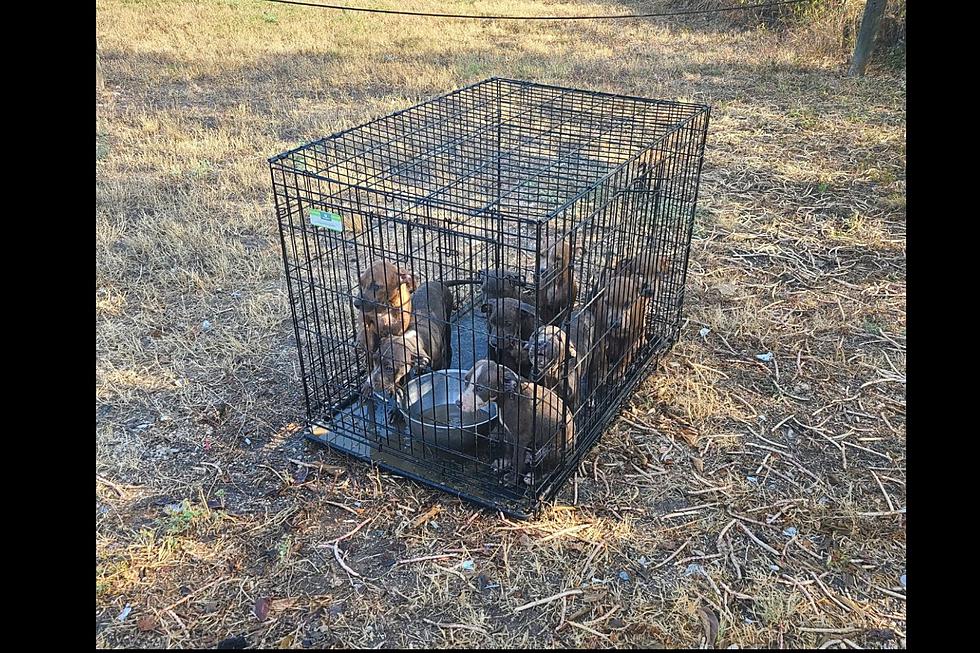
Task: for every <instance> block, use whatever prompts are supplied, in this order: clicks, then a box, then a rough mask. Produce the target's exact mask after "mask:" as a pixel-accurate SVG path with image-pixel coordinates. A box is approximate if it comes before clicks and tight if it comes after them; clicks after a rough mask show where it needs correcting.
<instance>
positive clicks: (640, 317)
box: [595, 273, 652, 384]
mask: <svg viewBox="0 0 980 653" xmlns="http://www.w3.org/2000/svg"><path fill="white" fill-rule="evenodd" d="M651 292H652V291H651V290H650V289H649V287H648V284H647V282H646V280H645V279H644V278H643V277H641V276H640V275H637V274H630V273H624V274H620V275H617V276H614V277H613V278H612V279H610V280H609V281H608V282H606V284H605V285H604V286H603V288H602V295H601V296H600V297H599V299H597V300H596V303H595V316H596V327H597V329H596V339H597V340H598V342H600V343H601V344H602V348H603V350H604V352H603V353H604V357H605V360H606V361H607V365H606V369H605V370H604V373H603V377H604V378H603V379H597V380H596V381H595V383H596V384H601V383H609V382H613V381H615V379H616V377H618V375H619V373H620V372H621V371H622V370H625V369H626V368H627V367H628V366H629V364H630V363H631V362H632V360H633V357H634V356H635V354H636V351H637V350H638V349H639V348H640V347H641V346H642V345H643V337H644V334H645V332H646V324H645V319H646V313H647V307H648V306H649V303H650V299H649V297H650V294H651ZM607 375H608V376H607Z"/></svg>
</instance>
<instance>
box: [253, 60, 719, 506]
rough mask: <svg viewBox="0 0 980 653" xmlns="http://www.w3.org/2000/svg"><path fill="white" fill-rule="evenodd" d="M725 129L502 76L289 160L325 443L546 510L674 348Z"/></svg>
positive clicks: (296, 254)
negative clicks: (711, 131) (709, 147)
mask: <svg viewBox="0 0 980 653" xmlns="http://www.w3.org/2000/svg"><path fill="white" fill-rule="evenodd" d="M708 117H709V108H708V107H707V106H704V105H699V104H687V103H680V102H667V101H660V100H650V99H643V98H636V97H626V96H620V95H611V94H607V93H598V92H591V91H582V90H575V89H568V88H560V87H556V86H548V85H544V84H535V83H530V82H524V81H515V80H508V79H499V78H493V79H488V80H485V81H482V82H479V83H476V84H473V85H471V86H467V87H465V88H463V89H460V90H457V91H454V92H452V93H449V94H447V95H444V96H441V97H438V98H435V99H432V100H429V101H427V102H423V103H421V104H419V105H416V106H414V107H411V108H409V109H405V110H403V111H398V112H396V113H393V114H391V115H388V116H385V117H382V118H378V119H376V120H373V121H371V122H368V123H365V124H363V125H360V126H358V127H354V128H352V129H348V130H346V131H342V132H339V133H337V134H334V135H333V136H329V137H327V138H324V139H321V140H318V141H314V142H312V143H309V144H307V145H304V146H302V147H299V148H297V149H294V150H291V151H289V152H285V153H283V154H280V155H278V156H276V157H273V158H272V159H270V160H269V162H270V166H271V170H272V182H273V189H274V193H275V202H276V212H277V216H278V219H279V227H280V233H281V237H282V251H283V261H284V264H285V270H286V279H287V283H288V288H289V298H290V304H291V307H292V313H293V320H294V324H295V330H296V340H297V344H298V347H299V361H300V369H301V373H302V377H303V388H304V391H305V398H306V411H307V426H306V436H307V437H309V438H310V439H312V440H315V441H316V442H319V443H322V444H325V445H328V446H330V447H332V448H334V449H336V450H338V451H342V452H345V453H348V454H351V455H353V456H356V457H358V458H361V459H363V460H369V461H372V462H374V463H376V464H377V465H379V466H381V467H383V468H385V469H388V470H391V471H393V472H396V473H399V474H402V475H404V476H407V477H410V478H413V479H416V480H419V481H421V482H424V483H426V484H429V485H432V486H435V487H438V488H440V489H442V490H445V491H447V492H451V493H453V494H455V495H458V496H461V497H463V498H466V499H469V500H472V501H476V502H478V503H480V504H483V505H486V506H490V507H492V508H495V509H499V510H502V511H503V512H505V513H507V514H509V515H512V516H516V517H526V516H528V515H529V514H531V513H533V512H534V511H535V510H536V509H537V507H538V506H539V505H540V502H541V501H544V500H547V499H549V498H551V497H552V496H553V495H554V494H555V492H557V490H558V489H559V488H560V486H561V484H562V482H563V481H564V480H565V479H566V478H567V477H568V475H569V474H570V473H571V472H572V471H573V470H574V469H575V468H576V466H577V465H578V464H579V461H580V459H581V457H582V456H583V455H584V454H585V453H586V452H587V451H588V450H589V449H590V448H591V447H592V446H593V445H594V444H595V442H596V441H597V440H598V438H599V436H600V435H601V433H602V431H603V429H604V428H605V427H606V426H607V425H608V423H609V422H610V420H611V419H612V418H613V417H614V416H615V414H616V412H617V411H618V409H619V407H620V404H621V402H622V401H623V399H624V398H625V397H626V395H627V394H628V393H630V392H631V391H632V390H633V389H634V388H635V387H636V385H637V383H638V382H639V381H640V380H642V379H643V378H644V376H645V375H646V374H647V373H648V371H649V370H650V369H651V368H652V366H653V365H655V364H656V361H657V360H658V358H659V356H660V355H661V354H662V353H664V352H665V351H667V350H668V349H669V348H670V347H671V346H672V345H673V343H674V342H675V341H676V340H677V337H678V332H679V329H680V320H681V305H682V301H683V297H684V281H685V276H686V273H687V259H688V254H689V251H690V244H691V230H692V226H693V221H694V214H695V207H696V203H697V196H698V182H699V177H700V172H701V166H702V162H703V157H704V142H705V135H706V133H707V127H708Z"/></svg>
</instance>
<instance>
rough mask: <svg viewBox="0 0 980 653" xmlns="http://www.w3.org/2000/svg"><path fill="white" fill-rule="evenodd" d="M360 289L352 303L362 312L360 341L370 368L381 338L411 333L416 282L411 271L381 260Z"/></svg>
mask: <svg viewBox="0 0 980 653" xmlns="http://www.w3.org/2000/svg"><path fill="white" fill-rule="evenodd" d="M357 286H358V296H357V297H356V298H355V299H354V302H353V303H354V308H356V309H358V310H360V312H361V319H360V321H359V322H358V325H357V327H358V328H357V340H358V342H359V343H360V345H361V346H362V347H364V351H365V353H366V356H367V363H368V368H369V369H370V368H372V367H374V365H375V362H376V361H375V353H376V352H377V350H378V347H380V345H381V339H382V338H384V337H386V336H390V335H400V334H402V333H405V331H407V330H408V325H409V323H410V322H411V320H412V313H411V311H412V292H414V291H415V288H416V283H415V278H414V277H413V276H412V273H411V272H407V271H405V270H403V269H402V268H399V267H398V266H397V265H395V264H394V263H391V262H389V261H385V260H379V261H375V262H374V263H372V264H371V266H370V267H369V268H368V269H367V270H365V271H364V272H362V273H361V276H360V277H358V280H357Z"/></svg>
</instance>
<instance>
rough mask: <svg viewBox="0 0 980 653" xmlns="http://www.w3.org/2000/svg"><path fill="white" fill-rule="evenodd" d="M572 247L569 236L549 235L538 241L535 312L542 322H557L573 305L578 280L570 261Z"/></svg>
mask: <svg viewBox="0 0 980 653" xmlns="http://www.w3.org/2000/svg"><path fill="white" fill-rule="evenodd" d="M576 249H579V250H580V249H581V248H576ZM576 249H573V248H572V241H571V237H570V236H565V237H564V238H558V237H557V236H553V235H550V236H548V237H547V238H546V239H545V241H544V242H543V243H542V249H541V253H540V255H539V257H538V261H539V262H538V266H539V267H538V272H539V278H540V281H539V287H538V311H539V312H540V313H541V321H542V322H544V323H545V324H556V323H561V321H562V320H564V319H567V317H568V314H567V313H568V311H569V310H570V309H571V307H572V305H573V304H575V298H576V296H577V295H578V283H577V282H576V281H575V275H574V274H573V273H572V261H573V258H574V254H575V253H576Z"/></svg>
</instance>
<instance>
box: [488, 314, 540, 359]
mask: <svg viewBox="0 0 980 653" xmlns="http://www.w3.org/2000/svg"><path fill="white" fill-rule="evenodd" d="M536 326H537V320H536V317H535V313H534V307H533V306H531V305H530V304H526V303H524V302H522V301H520V300H518V299H514V298H513V297H503V298H497V299H495V300H493V301H492V302H490V309H489V315H488V317H487V328H488V330H489V332H490V343H489V346H488V348H487V349H488V356H489V357H490V358H491V359H493V360H494V361H495V362H497V363H500V364H501V365H505V366H507V367H509V368H511V369H512V370H516V371H517V372H518V374H527V373H529V372H530V370H531V359H530V357H528V355H527V350H526V349H525V348H524V343H525V342H527V339H528V338H530V337H531V335H532V334H533V333H534V329H535V327H536Z"/></svg>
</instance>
